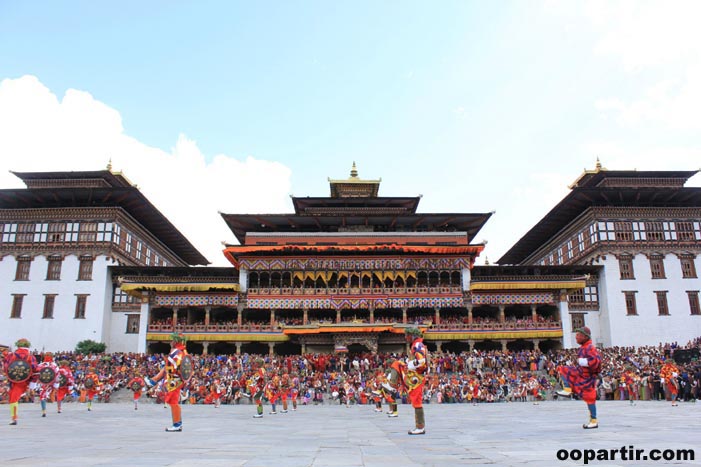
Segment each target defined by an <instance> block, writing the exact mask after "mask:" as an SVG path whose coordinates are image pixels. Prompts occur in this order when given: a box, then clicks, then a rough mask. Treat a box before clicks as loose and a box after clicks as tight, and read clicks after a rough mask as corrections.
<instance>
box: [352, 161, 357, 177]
mask: <svg viewBox="0 0 701 467" xmlns="http://www.w3.org/2000/svg"><path fill="white" fill-rule="evenodd" d="M351 178H358V169H357V168H356V167H355V161H353V167H352V168H351Z"/></svg>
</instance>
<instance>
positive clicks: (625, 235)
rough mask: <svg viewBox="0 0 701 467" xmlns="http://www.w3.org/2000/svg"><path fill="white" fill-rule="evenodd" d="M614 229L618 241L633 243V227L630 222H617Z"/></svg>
mask: <svg viewBox="0 0 701 467" xmlns="http://www.w3.org/2000/svg"><path fill="white" fill-rule="evenodd" d="M614 229H615V231H616V241H618V242H632V241H633V227H632V225H631V223H630V222H615V223H614Z"/></svg>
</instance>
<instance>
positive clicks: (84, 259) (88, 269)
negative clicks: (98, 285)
mask: <svg viewBox="0 0 701 467" xmlns="http://www.w3.org/2000/svg"><path fill="white" fill-rule="evenodd" d="M94 259H95V258H93V257H92V256H89V255H83V256H81V257H80V268H79V269H78V280H79V281H91V280H92V264H93V261H94Z"/></svg>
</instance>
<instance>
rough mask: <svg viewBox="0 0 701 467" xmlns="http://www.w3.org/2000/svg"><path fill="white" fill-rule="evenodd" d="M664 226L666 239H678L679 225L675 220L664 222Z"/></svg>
mask: <svg viewBox="0 0 701 467" xmlns="http://www.w3.org/2000/svg"><path fill="white" fill-rule="evenodd" d="M662 228H663V229H664V239H665V240H676V239H677V227H676V225H675V223H674V222H663V223H662Z"/></svg>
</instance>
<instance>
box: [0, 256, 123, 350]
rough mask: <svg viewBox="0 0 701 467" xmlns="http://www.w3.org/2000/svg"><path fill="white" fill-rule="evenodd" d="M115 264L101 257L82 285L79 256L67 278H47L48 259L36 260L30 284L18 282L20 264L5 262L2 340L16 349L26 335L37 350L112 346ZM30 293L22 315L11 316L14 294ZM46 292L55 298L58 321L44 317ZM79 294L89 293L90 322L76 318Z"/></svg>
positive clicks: (0, 279) (68, 263)
mask: <svg viewBox="0 0 701 467" xmlns="http://www.w3.org/2000/svg"><path fill="white" fill-rule="evenodd" d="M110 265H113V263H112V262H111V261H110V260H108V259H107V258H106V257H104V256H101V257H98V258H96V259H95V261H94V262H93V274H92V280H90V281H79V280H77V279H78V271H79V266H80V261H79V258H78V256H76V255H68V256H66V257H65V258H64V260H63V264H62V267H61V280H59V281H52V280H46V271H47V267H48V262H47V260H46V257H44V256H37V257H35V258H34V259H33V260H32V264H31V267H30V271H29V280H28V281H16V280H14V278H15V272H16V269H17V262H16V260H15V258H14V257H13V256H5V257H4V258H3V259H2V261H0V284H2V285H1V286H0V342H5V343H8V344H11V345H14V343H15V341H16V340H17V339H18V338H20V337H26V338H27V339H29V340H30V342H31V343H32V348H33V349H37V350H42V349H43V350H50V351H60V350H73V349H74V348H75V345H76V344H77V343H78V342H79V341H81V340H85V339H91V340H94V341H97V342H105V343H106V344H108V345H109V342H108V341H109V337H110V336H109V335H108V332H109V327H110V324H111V320H106V319H105V317H106V316H109V314H111V308H112V286H111V280H110V279H109V277H108V276H109V275H108V270H107V267H108V266H110ZM13 294H26V295H25V297H24V302H23V304H22V316H21V318H19V319H13V318H10V314H11V311H12V301H13V300H12V295H13ZM44 294H55V295H56V301H55V305H54V314H53V318H52V319H43V318H42V315H43V311H44ZM76 294H86V295H88V298H87V302H86V305H87V306H86V312H85V319H75V305H76Z"/></svg>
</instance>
